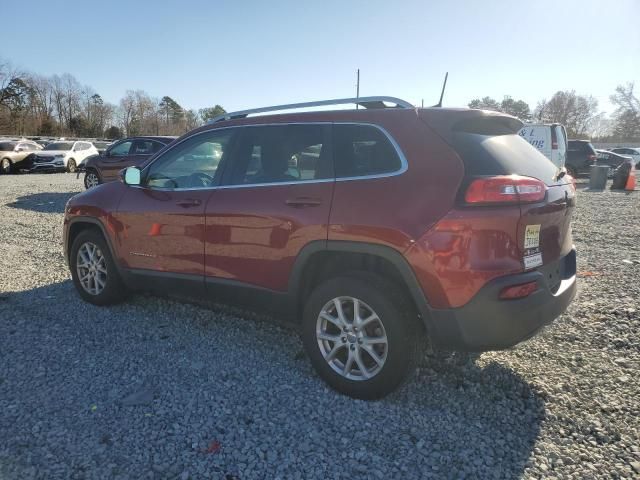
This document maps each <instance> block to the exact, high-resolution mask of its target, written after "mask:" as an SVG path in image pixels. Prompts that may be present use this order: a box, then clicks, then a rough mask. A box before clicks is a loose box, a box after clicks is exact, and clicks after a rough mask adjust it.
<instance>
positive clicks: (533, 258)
mask: <svg viewBox="0 0 640 480" xmlns="http://www.w3.org/2000/svg"><path fill="white" fill-rule="evenodd" d="M540 265H542V254H541V253H536V254H535V255H528V256H526V257H524V269H525V270H529V269H530V268H536V267H539V266H540Z"/></svg>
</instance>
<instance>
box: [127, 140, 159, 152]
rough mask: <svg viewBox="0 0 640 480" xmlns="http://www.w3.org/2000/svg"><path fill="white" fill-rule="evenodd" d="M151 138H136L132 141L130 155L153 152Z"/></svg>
mask: <svg viewBox="0 0 640 480" xmlns="http://www.w3.org/2000/svg"><path fill="white" fill-rule="evenodd" d="M154 143H155V142H153V141H151V140H136V141H135V142H133V149H132V150H131V155H150V154H151V153H153V144H154Z"/></svg>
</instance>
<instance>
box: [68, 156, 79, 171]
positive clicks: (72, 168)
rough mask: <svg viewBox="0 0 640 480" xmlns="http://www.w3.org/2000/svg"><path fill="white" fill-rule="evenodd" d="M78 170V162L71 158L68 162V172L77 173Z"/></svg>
mask: <svg viewBox="0 0 640 480" xmlns="http://www.w3.org/2000/svg"><path fill="white" fill-rule="evenodd" d="M77 170H78V167H77V165H76V161H75V160H74V159H73V158H70V159H69V161H68V162H67V172H69V173H76V171H77Z"/></svg>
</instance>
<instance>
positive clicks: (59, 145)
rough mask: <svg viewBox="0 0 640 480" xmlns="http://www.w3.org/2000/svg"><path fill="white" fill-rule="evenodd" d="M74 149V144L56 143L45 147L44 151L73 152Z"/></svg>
mask: <svg viewBox="0 0 640 480" xmlns="http://www.w3.org/2000/svg"><path fill="white" fill-rule="evenodd" d="M72 148H73V143H69V142H54V143H50V144H49V145H47V146H46V147H44V149H43V150H71V149H72Z"/></svg>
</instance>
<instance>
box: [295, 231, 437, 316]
mask: <svg viewBox="0 0 640 480" xmlns="http://www.w3.org/2000/svg"><path fill="white" fill-rule="evenodd" d="M320 252H342V253H356V254H367V255H371V256H375V257H380V258H383V259H385V260H387V261H389V262H390V263H391V265H393V266H394V267H395V268H396V270H397V271H398V273H399V274H400V277H401V278H402V280H403V281H404V283H405V285H406V287H407V290H408V293H409V295H410V297H411V299H412V300H413V302H414V304H415V306H416V307H417V309H418V313H419V314H420V317H421V319H422V321H423V323H424V325H425V327H427V329H428V328H429V326H430V325H429V324H430V318H431V314H430V312H431V309H430V307H429V302H428V300H427V298H426V296H425V294H424V292H423V290H422V287H421V286H420V284H419V282H418V279H417V278H416V276H415V273H414V272H413V269H412V268H411V266H410V265H409V263H408V262H407V260H406V258H405V257H404V256H403V255H402V253H400V252H399V251H398V250H396V249H394V248H392V247H389V246H386V245H380V244H375V243H366V242H352V241H344V240H316V241H313V242H310V243H308V244H307V245H305V246H304V247H303V248H302V250H301V251H300V253H299V254H298V256H297V258H296V260H295V262H294V265H293V267H292V270H291V275H290V277H289V286H288V290H289V294H290V295H291V297H292V298H293V299H299V295H300V294H301V293H302V292H301V286H302V284H303V277H304V272H305V268H306V267H307V266H308V265H309V261H310V260H311V258H312V257H313V255H314V254H316V253H320Z"/></svg>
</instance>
